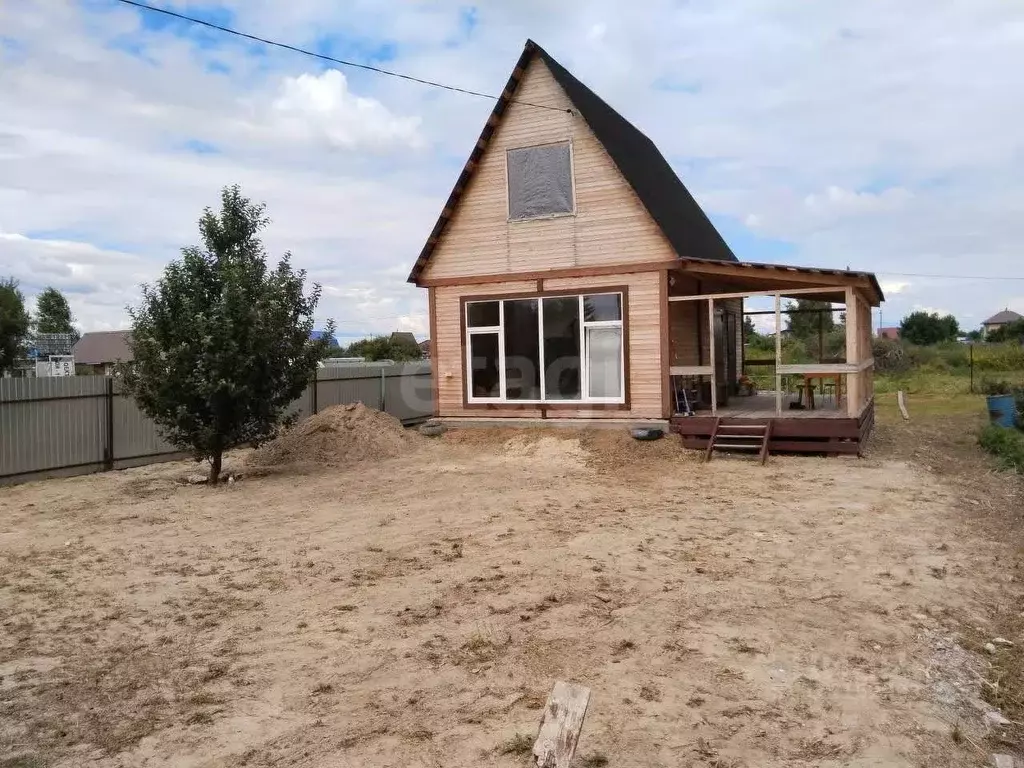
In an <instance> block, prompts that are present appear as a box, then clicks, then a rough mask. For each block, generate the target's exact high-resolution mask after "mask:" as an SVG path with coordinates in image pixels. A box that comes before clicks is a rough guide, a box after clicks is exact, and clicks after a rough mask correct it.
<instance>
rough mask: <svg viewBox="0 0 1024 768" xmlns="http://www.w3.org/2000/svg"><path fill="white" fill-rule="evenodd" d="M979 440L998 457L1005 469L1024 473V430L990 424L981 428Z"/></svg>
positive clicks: (983, 446)
mask: <svg viewBox="0 0 1024 768" xmlns="http://www.w3.org/2000/svg"><path fill="white" fill-rule="evenodd" d="M978 442H979V443H980V444H981V447H982V448H984V449H985V450H986V451H988V452H989V453H991V454H992V455H993V456H995V457H996V459H997V460H998V461H999V466H1001V467H1002V468H1003V469H1011V470H1015V471H1017V472H1020V473H1021V474H1024V432H1021V431H1020V430H1017V429H1007V428H1005V427H997V426H996V425H994V424H989V425H988V426H987V427H985V428H984V429H982V430H981V434H980V435H979V436H978Z"/></svg>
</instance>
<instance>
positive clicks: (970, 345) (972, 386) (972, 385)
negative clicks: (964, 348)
mask: <svg viewBox="0 0 1024 768" xmlns="http://www.w3.org/2000/svg"><path fill="white" fill-rule="evenodd" d="M968 346H969V347H970V349H971V394H972V395H973V394H974V345H973V344H969V345H968Z"/></svg>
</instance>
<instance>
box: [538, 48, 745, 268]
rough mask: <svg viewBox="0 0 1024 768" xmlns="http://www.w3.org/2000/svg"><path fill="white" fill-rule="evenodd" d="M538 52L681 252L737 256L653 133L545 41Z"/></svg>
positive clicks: (721, 258)
mask: <svg viewBox="0 0 1024 768" xmlns="http://www.w3.org/2000/svg"><path fill="white" fill-rule="evenodd" d="M537 53H538V54H539V55H540V57H541V59H543V61H544V63H545V64H547V65H548V69H549V70H551V74H552V75H553V76H554V78H555V80H556V81H557V82H558V84H559V85H560V86H562V90H564V91H565V92H566V94H567V95H568V96H569V100H570V101H572V103H573V104H574V105H575V107H576V109H577V110H579V113H580V115H581V116H582V117H583V119H584V120H586V121H587V125H589V126H590V130H592V131H593V132H594V135H595V136H596V137H597V140H598V141H600V142H601V144H602V145H603V146H604V148H605V151H607V152H608V154H609V155H611V158H612V160H614V161H615V165H616V166H618V169H619V172H620V173H621V174H622V175H623V177H624V178H625V179H626V181H628V182H629V185H630V186H631V187H633V191H634V192H636V195H637V197H639V198H640V202H642V203H643V204H644V207H645V208H647V211H648V212H649V213H650V214H651V218H653V219H654V221H655V222H657V224H658V226H659V227H661V231H662V232H664V233H665V237H667V238H668V241H669V242H670V243H671V244H672V247H673V248H674V249H675V252H676V253H677V254H678V255H679V256H692V257H694V258H699V259H714V260H718V261H736V256H735V255H734V254H733V252H732V250H731V249H730V248H729V246H728V244H726V242H725V240H723V239H722V236H721V235H720V234H719V233H718V230H717V229H715V226H714V225H713V224H712V223H711V221H710V220H709V219H708V217H707V215H706V214H705V213H704V211H703V210H701V207H700V206H699V205H698V204H697V201H696V200H694V199H693V195H691V194H690V191H689V190H688V189H687V188H686V187H685V186H684V185H683V182H682V181H680V179H679V177H678V176H676V174H675V171H673V170H672V167H671V166H670V165H669V164H668V161H667V160H666V159H665V156H664V155H662V154H661V152H660V151H659V150H658V148H657V147H656V146H655V145H654V142H653V141H651V140H650V139H649V138H647V136H646V135H645V134H644V133H642V132H641V131H640V129H638V128H637V127H635V126H634V125H633V124H632V123H630V122H629V121H628V120H627V119H626V118H624V117H623V116H622V115H620V114H619V113H618V112H616V111H615V110H614V109H612V108H611V107H610V106H608V104H607V103H605V102H604V101H603V100H602V99H601V98H600V97H599V96H598V95H597V94H596V93H594V92H593V91H592V90H590V89H589V88H587V86H585V85H584V84H583V83H581V82H580V81H579V80H577V79H576V78H575V77H574V76H573V75H572V73H571V72H569V71H568V70H567V69H566V68H565V67H563V66H562V65H561V64H559V63H558V62H557V61H555V60H554V59H553V58H551V56H550V55H549V54H548V53H547V52H546V51H545V50H544V49H543V48H541V47H540V46H539V45H538V46H537Z"/></svg>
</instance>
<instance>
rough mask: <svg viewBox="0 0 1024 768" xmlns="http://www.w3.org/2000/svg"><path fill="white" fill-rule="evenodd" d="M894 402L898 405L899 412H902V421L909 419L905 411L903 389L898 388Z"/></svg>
mask: <svg viewBox="0 0 1024 768" xmlns="http://www.w3.org/2000/svg"><path fill="white" fill-rule="evenodd" d="M896 403H897V404H898V405H899V407H900V414H902V416H903V420H904V421H910V414H909V413H907V398H906V396H905V395H904V394H903V390H902V389H901V390H899V391H898V392H897V393H896Z"/></svg>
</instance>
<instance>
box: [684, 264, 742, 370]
mask: <svg viewBox="0 0 1024 768" xmlns="http://www.w3.org/2000/svg"><path fill="white" fill-rule="evenodd" d="M672 277H673V278H674V280H673V283H672V285H671V286H670V288H669V294H670V295H672V296H699V295H701V294H704V293H716V292H726V291H728V290H729V289H728V286H725V285H721V284H718V283H712V282H708V281H698V280H695V279H694V278H693V277H691V276H689V275H685V274H682V273H672ZM715 307H716V308H719V307H721V308H722V309H723V310H725V311H726V312H727V313H729V314H731V315H733V316H734V317H735V318H736V320H735V322H736V373H737V376H738V375H739V374H740V373H741V370H740V369H741V366H742V361H743V299H718V300H716V301H715ZM668 313H669V335H670V338H671V343H670V348H671V358H670V359H671V364H672V365H680V366H684V365H708V363H709V362H710V360H711V350H710V344H711V340H710V338H709V333H708V304H707V302H706V301H672V302H669V305H668Z"/></svg>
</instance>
